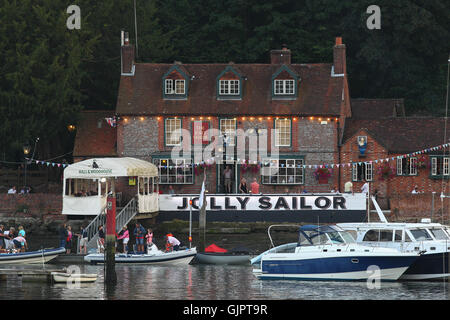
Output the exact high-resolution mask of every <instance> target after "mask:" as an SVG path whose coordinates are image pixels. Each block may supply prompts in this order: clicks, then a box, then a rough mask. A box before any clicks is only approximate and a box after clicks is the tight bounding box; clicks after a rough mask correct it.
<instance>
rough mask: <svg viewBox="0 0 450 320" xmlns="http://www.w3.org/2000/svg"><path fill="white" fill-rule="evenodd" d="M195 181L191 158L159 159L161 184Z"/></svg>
mask: <svg viewBox="0 0 450 320" xmlns="http://www.w3.org/2000/svg"><path fill="white" fill-rule="evenodd" d="M193 181H194V175H193V170H192V161H191V160H190V159H174V160H172V159H159V183H160V184H190V183H193Z"/></svg>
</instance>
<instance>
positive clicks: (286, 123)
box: [275, 119, 291, 147]
mask: <svg viewBox="0 0 450 320" xmlns="http://www.w3.org/2000/svg"><path fill="white" fill-rule="evenodd" d="M275 146H276V147H290V146H291V120H290V119H276V120H275Z"/></svg>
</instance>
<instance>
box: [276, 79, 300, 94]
mask: <svg viewBox="0 0 450 320" xmlns="http://www.w3.org/2000/svg"><path fill="white" fill-rule="evenodd" d="M294 93H295V91H294V80H275V94H294Z"/></svg>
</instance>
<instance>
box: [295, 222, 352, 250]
mask: <svg viewBox="0 0 450 320" xmlns="http://www.w3.org/2000/svg"><path fill="white" fill-rule="evenodd" d="M353 242H355V239H353V237H352V236H351V235H350V234H349V233H348V232H346V231H345V230H344V229H342V228H340V227H338V226H336V225H323V226H317V225H305V226H301V227H300V228H299V240H298V244H297V245H298V246H305V245H319V244H342V243H353Z"/></svg>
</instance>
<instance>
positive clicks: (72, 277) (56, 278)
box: [52, 272, 97, 283]
mask: <svg viewBox="0 0 450 320" xmlns="http://www.w3.org/2000/svg"><path fill="white" fill-rule="evenodd" d="M52 279H53V282H55V283H67V282H69V283H77V282H78V283H86V282H95V281H96V280H97V275H96V274H84V273H82V274H68V273H61V272H52Z"/></svg>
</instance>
